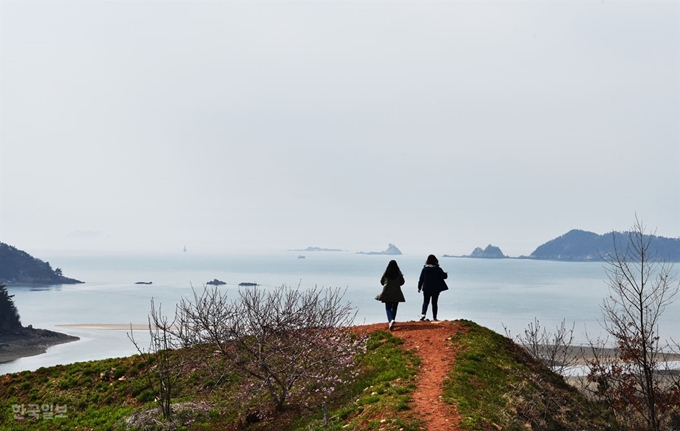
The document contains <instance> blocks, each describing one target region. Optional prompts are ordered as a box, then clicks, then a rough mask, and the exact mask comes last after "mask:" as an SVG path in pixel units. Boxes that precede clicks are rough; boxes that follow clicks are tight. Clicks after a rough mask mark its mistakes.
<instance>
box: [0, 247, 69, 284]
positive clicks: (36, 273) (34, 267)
mask: <svg viewBox="0 0 680 431" xmlns="http://www.w3.org/2000/svg"><path fill="white" fill-rule="evenodd" d="M75 283H82V281H79V280H75V279H73V278H68V277H64V275H63V274H62V270H61V268H56V269H52V266H51V265H50V263H49V262H43V261H42V260H40V259H36V258H34V257H33V256H31V255H30V254H28V253H26V252H25V251H21V250H18V249H17V248H16V247H13V246H11V245H8V244H5V243H4V242H0V284H5V285H12V284H15V285H16V284H75Z"/></svg>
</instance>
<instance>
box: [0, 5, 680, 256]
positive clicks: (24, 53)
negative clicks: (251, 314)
mask: <svg viewBox="0 0 680 431" xmlns="http://www.w3.org/2000/svg"><path fill="white" fill-rule="evenodd" d="M0 4H1V9H0V13H1V22H0V28H1V30H0V32H1V34H0V36H1V54H2V57H1V73H2V74H1V91H2V93H1V120H2V122H1V124H0V127H1V129H0V138H1V141H0V241H2V242H6V243H9V244H11V245H14V246H16V247H17V248H19V249H23V250H27V251H29V252H31V251H34V250H41V249H72V248H78V247H100V248H103V249H106V250H108V249H111V250H114V249H115V250H121V249H122V250H128V251H159V252H175V251H179V250H181V248H182V247H183V246H185V245H186V246H187V248H188V249H189V250H190V251H229V250H251V251H255V250H287V249H294V248H305V247H307V246H319V247H327V248H341V249H345V250H349V251H359V250H363V251H377V250H384V249H386V248H387V244H388V243H394V244H395V245H397V247H399V248H400V249H401V250H402V251H403V252H404V253H406V254H413V253H423V254H424V253H435V254H444V253H448V254H469V253H470V252H471V251H472V250H473V248H474V247H477V246H481V247H485V246H486V245H487V244H493V245H496V246H498V247H500V248H501V249H502V250H503V252H504V253H505V254H507V255H511V256H519V255H528V254H530V253H531V252H532V251H533V250H534V249H535V248H536V247H537V246H539V245H541V244H542V243H544V242H546V241H548V240H550V239H553V238H555V237H557V236H560V235H562V234H564V233H566V232H567V231H569V230H571V229H574V228H577V229H583V230H588V231H592V232H596V233H599V234H602V233H607V232H610V231H612V230H626V229H628V228H630V226H631V225H632V224H633V222H634V221H635V215H636V214H637V216H638V217H639V218H640V219H641V220H643V221H644V222H645V224H646V225H647V227H648V228H649V229H656V231H657V234H658V235H662V236H667V237H678V236H680V85H679V84H680V67H679V65H680V32H679V28H680V6H679V5H680V3H679V2H676V1H662V2H654V1H626V2H615V1H571V0H570V1H566V2H554V1H553V2H550V1H540V2H539V1H535V2H534V1H497V2H490V1H423V0H417V1H416V0H413V1H391V0H383V1H371V0H362V1H332V0H331V1H326V0H324V1H322V0H311V1H286V0H280V1H254V0H246V1H162V0H156V1H96V0H95V1H87V2H85V1H72V2H71V1H54V0H50V1H24V0H20V1H5V0H2V1H1V3H0ZM84 237H90V238H84Z"/></svg>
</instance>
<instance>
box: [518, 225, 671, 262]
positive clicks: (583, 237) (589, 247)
mask: <svg viewBox="0 0 680 431" xmlns="http://www.w3.org/2000/svg"><path fill="white" fill-rule="evenodd" d="M614 238H616V242H617V244H618V246H619V247H625V246H626V244H628V233H626V232H610V233H606V234H603V235H598V234H596V233H593V232H587V231H584V230H578V229H573V230H570V231H569V232H567V233H566V234H564V235H562V236H560V237H557V238H555V239H553V240H550V241H548V242H546V243H545V244H543V245H541V246H539V247H538V248H537V249H536V250H534V252H533V253H531V255H529V258H532V259H546V260H571V261H591V260H592V261H598V260H601V256H606V255H607V254H609V253H613V252H614ZM645 239H646V240H647V239H651V244H650V247H649V252H650V254H651V255H657V256H658V257H659V258H660V259H662V260H667V261H670V262H680V239H678V238H665V237H662V236H651V237H650V236H649V235H646V236H645ZM622 251H625V248H624V249H622Z"/></svg>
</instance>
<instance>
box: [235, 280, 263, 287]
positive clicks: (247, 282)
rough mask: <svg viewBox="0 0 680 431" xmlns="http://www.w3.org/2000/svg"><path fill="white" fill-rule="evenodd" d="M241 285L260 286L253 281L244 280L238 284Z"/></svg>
mask: <svg viewBox="0 0 680 431" xmlns="http://www.w3.org/2000/svg"><path fill="white" fill-rule="evenodd" d="M238 285H239V286H259V285H258V284H257V283H253V282H251V281H244V282H242V283H239V284H238Z"/></svg>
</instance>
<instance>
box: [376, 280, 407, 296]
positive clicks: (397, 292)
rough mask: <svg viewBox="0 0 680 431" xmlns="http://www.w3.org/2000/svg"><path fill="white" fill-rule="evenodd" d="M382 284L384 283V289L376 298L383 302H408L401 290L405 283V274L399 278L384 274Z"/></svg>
mask: <svg viewBox="0 0 680 431" xmlns="http://www.w3.org/2000/svg"><path fill="white" fill-rule="evenodd" d="M380 284H382V285H383V290H382V292H381V293H380V295H378V296H377V297H376V298H375V299H377V300H378V301H382V302H406V299H405V298H404V293H403V292H402V291H401V286H402V285H403V284H404V277H403V276H399V277H397V278H387V277H385V276H383V277H382V278H381V279H380Z"/></svg>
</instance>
